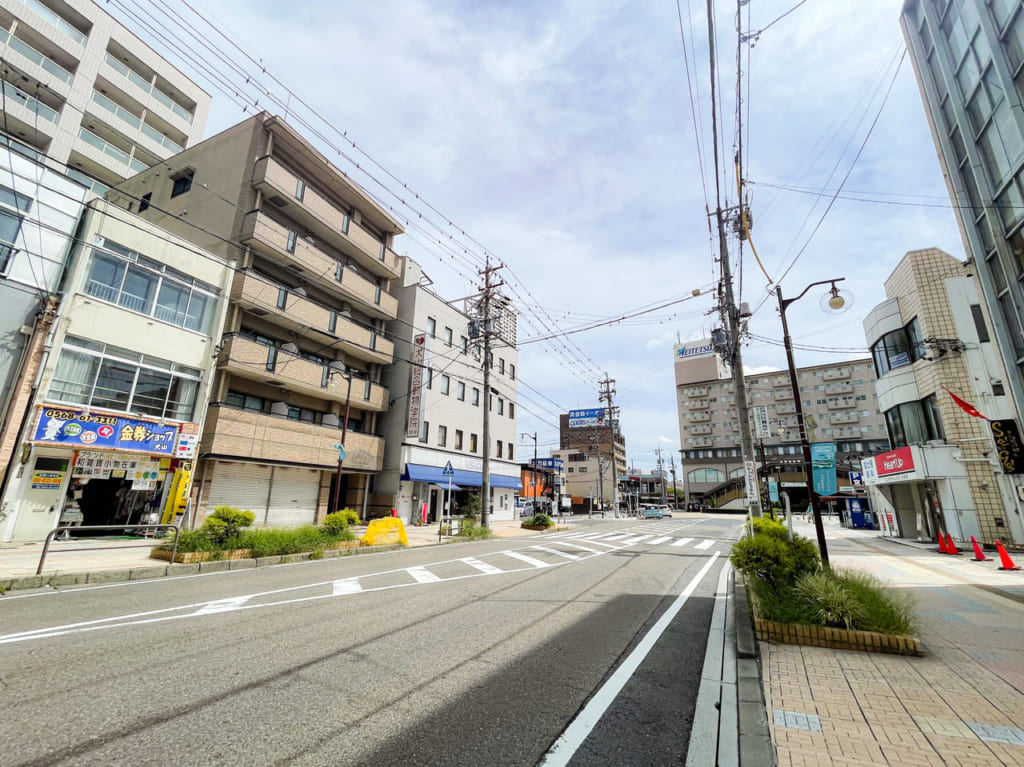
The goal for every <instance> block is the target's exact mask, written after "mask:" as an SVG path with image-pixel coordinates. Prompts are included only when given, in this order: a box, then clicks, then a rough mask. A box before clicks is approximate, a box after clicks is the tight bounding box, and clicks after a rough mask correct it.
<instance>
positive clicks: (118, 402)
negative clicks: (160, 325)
mask: <svg viewBox="0 0 1024 767" xmlns="http://www.w3.org/2000/svg"><path fill="white" fill-rule="evenodd" d="M199 379H200V372H199V371H198V370H195V369H193V368H189V367H185V366H184V365H178V364H177V363H174V362H170V361H169V360H163V359H160V358H157V357H150V356H149V355H142V354H139V353H138V352H132V351H129V350H127V349H121V348H119V347H116V346H110V345H106V344H100V343H96V342H94V341H87V340H85V339H81V338H75V337H73V336H68V337H67V338H65V339H64V346H63V347H62V348H61V352H60V357H59V358H58V360H57V367H56V369H55V370H54V374H53V380H52V382H51V383H50V391H49V394H48V396H49V397H50V398H51V399H54V400H57V401H60V402H70V403H74V404H76V405H85V406H86V407H100V408H107V409H110V410H119V411H122V412H125V413H140V414H143V415H151V416H157V417H159V418H172V419H174V420H178V421H188V420H190V419H191V418H192V414H193V412H194V410H195V402H196V396H197V394H198V391H199Z"/></svg>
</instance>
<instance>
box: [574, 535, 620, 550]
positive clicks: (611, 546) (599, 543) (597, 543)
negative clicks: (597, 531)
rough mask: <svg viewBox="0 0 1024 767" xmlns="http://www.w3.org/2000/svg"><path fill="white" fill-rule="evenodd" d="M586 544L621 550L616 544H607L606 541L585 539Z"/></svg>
mask: <svg viewBox="0 0 1024 767" xmlns="http://www.w3.org/2000/svg"><path fill="white" fill-rule="evenodd" d="M582 540H583V542H584V543H589V544H590V545H591V546H604V547H605V548H606V549H617V548H619V547H618V546H616V545H615V544H614V543H605V542H604V541H595V540H594V539H593V538H583V539H582Z"/></svg>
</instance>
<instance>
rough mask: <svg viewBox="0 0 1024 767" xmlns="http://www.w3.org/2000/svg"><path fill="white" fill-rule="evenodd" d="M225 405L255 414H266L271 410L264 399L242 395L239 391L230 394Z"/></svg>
mask: <svg viewBox="0 0 1024 767" xmlns="http://www.w3.org/2000/svg"><path fill="white" fill-rule="evenodd" d="M225 404H227V405H230V406H231V407H237V408H239V409H241V410H249V411H251V412H253V413H264V412H266V411H267V410H268V409H269V407H268V403H267V401H266V400H265V399H263V397H253V396H252V395H250V394H242V393H241V392H237V391H229V392H228V396H227V399H226V400H225Z"/></svg>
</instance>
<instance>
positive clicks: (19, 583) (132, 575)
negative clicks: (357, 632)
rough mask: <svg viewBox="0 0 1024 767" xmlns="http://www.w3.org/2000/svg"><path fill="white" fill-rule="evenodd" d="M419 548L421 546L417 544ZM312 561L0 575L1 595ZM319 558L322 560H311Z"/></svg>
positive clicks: (296, 558)
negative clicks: (13, 592)
mask: <svg viewBox="0 0 1024 767" xmlns="http://www.w3.org/2000/svg"><path fill="white" fill-rule="evenodd" d="M417 548H419V547H417ZM406 549H407V547H405V546H402V545H400V544H394V543H389V544H385V545H382V546H363V547H360V548H358V549H335V550H332V551H325V552H324V556H323V557H322V559H338V558H340V557H351V556H365V555H367V554H384V553H387V552H389V551H400V550H406ZM308 561H311V557H310V554H309V552H306V553H303V554H283V555H281V556H275V557H260V558H258V559H217V560H209V561H207V562H193V563H191V564H182V563H175V564H169V565H143V566H140V567H132V568H121V569H111V570H95V571H92V572H58V573H54V574H52V575H21V576H17V577H13V578H0V595H2V594H4V593H5V592H8V591H24V590H27V589H43V588H52V589H56V588H59V587H61V586H84V585H87V584H98V583H125V582H128V581H141V580H155V579H157V578H166V577H168V576H180V575H198V574H201V573H214V572H230V571H235V570H252V569H257V568H262V567H273V566H275V565H282V564H292V563H295V562H308ZM312 561H319V560H312Z"/></svg>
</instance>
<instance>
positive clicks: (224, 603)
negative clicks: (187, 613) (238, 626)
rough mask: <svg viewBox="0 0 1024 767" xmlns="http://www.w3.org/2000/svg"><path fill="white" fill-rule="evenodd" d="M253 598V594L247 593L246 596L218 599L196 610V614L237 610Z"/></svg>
mask: <svg viewBox="0 0 1024 767" xmlns="http://www.w3.org/2000/svg"><path fill="white" fill-rule="evenodd" d="M250 599H252V594H246V595H245V596H244V597H229V598H227V599H218V600H217V601H216V602H208V603H207V604H206V605H205V606H204V607H201V608H199V609H198V610H196V613H195V614H196V615H211V614H213V613H227V612H231V611H232V610H237V609H238V608H239V607H241V606H242V605H244V604H245V603H246V602H248V601H249V600H250Z"/></svg>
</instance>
